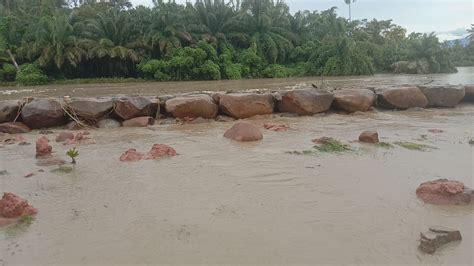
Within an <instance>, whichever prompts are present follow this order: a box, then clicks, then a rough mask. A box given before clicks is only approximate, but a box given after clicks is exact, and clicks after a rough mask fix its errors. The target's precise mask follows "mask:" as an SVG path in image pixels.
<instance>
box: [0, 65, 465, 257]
mask: <svg viewBox="0 0 474 266" xmlns="http://www.w3.org/2000/svg"><path fill="white" fill-rule="evenodd" d="M457 75H459V74H457ZM392 78H393V79H402V76H400V77H396V78H395V77H392ZM414 78H415V77H411V76H405V78H404V79H406V80H411V79H414ZM468 78H470V79H472V77H468ZM375 79H377V77H375ZM268 82H270V81H268ZM277 82H279V81H277ZM289 82H290V81H288V83H289ZM450 83H453V82H450ZM457 83H467V82H465V81H463V80H458V82H457ZM124 86H125V85H124ZM128 86H134V84H129V85H128ZM131 90H133V88H130V91H131ZM112 91H113V90H112ZM249 121H251V122H252V123H255V124H256V125H258V126H262V125H263V123H265V122H276V123H286V124H288V125H289V126H290V130H289V131H287V132H273V131H264V139H263V141H259V142H254V143H237V142H233V141H230V140H228V139H225V138H224V137H223V136H222V135H223V133H224V132H225V130H226V129H228V128H229V127H230V126H231V125H232V123H218V122H212V123H203V124H192V125H191V124H190V125H155V126H152V127H149V128H139V129H130V128H121V129H110V130H95V131H92V132H91V136H92V138H94V139H95V141H96V144H89V145H78V146H77V148H78V150H79V152H80V155H79V158H78V163H77V165H76V166H75V169H74V170H73V171H72V172H71V173H60V172H59V173H58V172H51V170H53V169H54V168H55V167H54V166H50V167H40V166H37V165H35V163H36V159H35V158H34V152H35V151H34V141H35V140H36V138H37V137H38V136H39V134H38V132H37V131H33V132H31V133H28V134H25V135H24V136H25V137H26V139H27V140H28V141H29V142H31V143H33V144H32V145H29V146H18V145H8V146H5V147H3V148H0V171H1V170H6V171H7V172H8V173H7V174H4V175H0V192H3V191H9V192H14V193H16V194H18V195H20V196H21V197H24V198H26V199H28V200H29V202H30V204H32V205H33V206H35V207H36V208H38V209H39V214H38V215H37V217H36V219H35V220H34V221H33V223H32V224H31V225H29V226H27V225H17V226H9V227H6V228H1V229H0V265H2V266H3V265H18V264H22V265H25V264H29V265H41V264H57V265H65V264H96V265H104V264H204V265H209V264H219V265H220V264H260V265H261V264H280V265H289V264H308V265H315V264H320V265H327V264H333V265H347V264H357V265H360V264H364V265H366V264H371V265H382V264H383V265H385V264H397V265H456V264H459V265H472V264H473V256H474V255H473V253H474V252H473V250H474V229H473V226H474V225H473V224H474V222H473V221H474V207H473V206H472V205H471V206H450V207H446V206H434V205H429V204H424V203H423V202H422V201H421V200H419V199H417V197H416V195H415V190H416V188H417V187H418V185H419V184H420V183H422V182H425V181H428V180H433V179H438V178H450V179H456V180H459V181H462V182H464V183H465V184H466V186H470V187H474V180H473V179H474V177H473V171H474V162H473V156H474V146H471V145H469V144H468V141H469V140H470V139H472V138H474V105H472V104H462V105H460V106H458V107H457V108H454V109H426V110H409V111H397V112H395V111H372V112H367V113H355V114H352V115H343V114H336V113H329V114H320V115H315V116H312V117H299V118H284V117H276V118H274V119H269V118H268V119H266V118H258V119H251V120H249ZM372 128H374V129H378V131H379V135H380V137H381V141H384V142H390V143H393V142H396V141H410V142H415V143H422V144H426V145H429V146H432V147H433V149H429V150H427V151H416V150H407V149H405V148H402V147H400V146H396V145H395V146H394V148H392V149H384V148H381V147H377V146H374V145H370V144H359V143H357V142H352V141H353V140H356V139H357V137H358V135H359V133H360V132H361V131H363V130H365V129H372ZM429 129H442V130H443V131H444V132H443V133H430V132H429V131H428V130H429ZM54 131H55V133H57V132H59V131H60V130H54ZM50 136H52V135H50ZM322 136H330V137H334V138H337V139H340V140H341V141H343V142H344V143H348V144H350V145H352V147H353V148H354V151H352V152H347V153H342V154H322V153H316V154H311V155H295V154H288V153H287V152H288V151H295V150H296V151H301V150H306V149H310V148H311V147H312V143H311V139H314V138H317V137H322ZM154 143H163V144H168V145H170V146H172V147H174V148H175V149H176V150H177V152H178V153H179V155H178V156H176V157H171V158H165V159H161V160H156V161H142V162H135V163H125V162H120V161H119V157H120V154H121V153H123V152H124V151H125V150H127V149H129V148H137V149H138V150H140V151H144V152H145V151H148V150H149V149H150V148H151V146H152V145H153V144H154ZM53 147H54V150H55V151H56V154H57V155H58V156H60V157H64V159H66V158H65V155H64V154H65V152H66V150H67V149H69V148H70V147H69V146H63V145H62V144H57V143H54V144H53ZM39 169H44V170H45V172H37V171H38V170H39ZM30 172H35V173H36V174H35V175H34V176H32V177H30V178H24V177H23V176H25V175H26V174H28V173H30ZM433 225H443V226H447V227H452V228H456V229H459V230H460V231H461V233H462V236H463V240H462V241H461V242H459V243H453V244H450V245H448V246H446V247H443V248H442V249H440V250H438V251H437V252H436V253H435V254H434V255H425V254H422V253H420V252H419V251H418V250H417V245H418V239H419V233H420V232H421V231H425V230H427V229H428V227H429V226H433Z"/></svg>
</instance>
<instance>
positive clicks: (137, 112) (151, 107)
mask: <svg viewBox="0 0 474 266" xmlns="http://www.w3.org/2000/svg"><path fill="white" fill-rule="evenodd" d="M159 108H160V106H159V104H158V100H152V99H149V98H145V97H122V98H119V99H116V100H115V101H114V111H115V113H116V114H117V115H118V116H119V117H121V118H122V119H124V120H128V119H132V118H135V117H140V116H152V117H155V116H156V113H157V112H159Z"/></svg>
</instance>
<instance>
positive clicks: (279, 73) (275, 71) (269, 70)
mask: <svg viewBox="0 0 474 266" xmlns="http://www.w3.org/2000/svg"><path fill="white" fill-rule="evenodd" d="M292 74H293V71H292V70H291V69H289V68H287V67H285V66H282V65H276V64H274V65H269V66H267V67H266V68H265V69H264V70H263V71H262V75H263V76H264V77H266V78H287V77H290V76H292Z"/></svg>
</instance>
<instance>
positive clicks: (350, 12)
mask: <svg viewBox="0 0 474 266" xmlns="http://www.w3.org/2000/svg"><path fill="white" fill-rule="evenodd" d="M355 1H356V0H344V2H345V3H346V5H349V21H352V11H351V5H352V3H354V2H355Z"/></svg>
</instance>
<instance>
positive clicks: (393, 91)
mask: <svg viewBox="0 0 474 266" xmlns="http://www.w3.org/2000/svg"><path fill="white" fill-rule="evenodd" d="M427 105H428V99H427V98H426V96H425V94H423V92H422V91H421V90H420V89H419V88H418V87H414V86H412V87H393V88H385V89H378V90H377V106H379V107H382V108H388V109H408V108H413V107H421V108H425V107H426V106H427Z"/></svg>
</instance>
